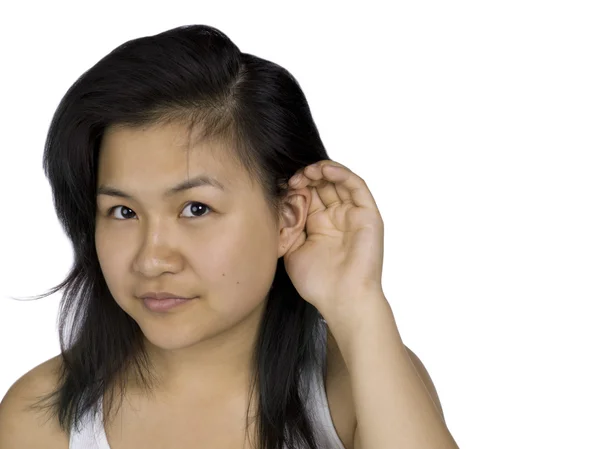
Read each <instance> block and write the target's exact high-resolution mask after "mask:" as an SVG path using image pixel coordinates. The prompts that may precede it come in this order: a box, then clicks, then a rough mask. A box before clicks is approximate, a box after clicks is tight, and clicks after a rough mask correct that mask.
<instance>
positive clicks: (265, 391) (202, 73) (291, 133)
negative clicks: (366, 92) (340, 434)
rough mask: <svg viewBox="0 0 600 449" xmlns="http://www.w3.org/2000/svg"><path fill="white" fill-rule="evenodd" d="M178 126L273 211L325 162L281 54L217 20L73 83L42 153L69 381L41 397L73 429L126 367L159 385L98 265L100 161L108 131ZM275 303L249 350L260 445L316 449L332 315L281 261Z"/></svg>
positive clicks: (120, 50)
mask: <svg viewBox="0 0 600 449" xmlns="http://www.w3.org/2000/svg"><path fill="white" fill-rule="evenodd" d="M170 122H177V123H185V124H189V127H190V128H189V129H190V130H191V129H197V130H198V131H199V134H198V138H199V139H205V140H206V139H214V140H215V141H218V142H227V143H228V144H229V145H228V148H231V149H232V151H231V153H232V154H231V156H233V157H234V158H235V160H236V161H237V162H239V163H240V164H241V166H242V167H244V168H245V169H246V170H247V172H248V173H249V174H250V175H251V179H253V180H254V181H256V182H258V184H259V185H260V186H261V187H262V188H263V189H264V193H265V198H266V199H267V201H268V203H269V205H270V206H272V210H273V213H274V214H278V213H279V212H280V206H281V199H282V198H283V197H284V196H285V194H286V193H287V191H288V190H287V189H288V186H287V180H288V179H289V178H290V177H291V176H292V175H293V174H294V173H295V172H296V171H297V170H298V169H300V168H302V167H304V166H306V165H310V164H312V163H314V162H317V161H319V160H323V159H329V157H328V155H327V152H326V151H325V148H324V145H323V143H322V141H321V138H320V136H319V133H318V131H317V128H316V125H315V123H314V122H313V119H312V116H311V112H310V110H309V107H308V103H307V101H306V98H305V96H304V94H303V92H302V90H301V88H300V85H299V83H298V82H297V81H296V79H295V78H294V77H293V76H292V75H291V74H290V73H289V72H288V71H287V70H286V69H284V68H282V67H281V66H279V65H277V64H275V63H273V62H270V61H267V60H265V59H261V58H259V57H257V56H254V55H251V54H247V53H242V52H241V51H240V50H239V48H238V47H237V46H236V45H235V44H234V43H233V42H232V41H231V40H230V39H229V38H228V37H227V36H226V35H225V34H223V33H222V32H221V31H219V30H217V29H215V28H213V27H210V26H206V25H187V26H181V27H177V28H174V29H171V30H168V31H165V32H162V33H159V34H156V35H153V36H145V37H141V38H137V39H133V40H130V41H127V42H125V43H124V44H122V45H120V46H118V47H117V48H115V49H114V50H113V51H111V52H110V53H109V54H108V55H106V56H105V57H103V58H102V59H101V60H100V61H99V62H97V63H96V64H95V65H94V66H93V67H91V68H90V69H89V70H87V71H86V72H85V73H83V74H82V75H81V76H80V77H79V78H78V79H77V80H76V81H75V83H74V84H73V85H72V86H71V87H70V88H69V89H68V91H67V92H66V94H65V95H64V97H63V98H62V100H61V101H60V103H59V105H58V107H57V109H56V111H55V113H54V116H53V118H52V121H51V124H50V126H49V130H48V134H47V139H46V142H45V147H44V156H43V168H44V172H45V174H46V177H47V178H48V180H49V183H50V187H51V189H52V194H53V202H54V207H55V209H56V212H57V216H58V219H59V221H60V223H61V225H62V226H63V228H64V230H65V232H66V234H67V236H68V238H69V239H70V241H71V242H72V245H73V251H74V262H73V265H72V267H71V269H70V271H69V273H68V275H67V276H66V278H65V279H64V280H63V281H62V282H61V283H60V284H58V285H57V286H55V287H53V288H52V289H50V290H49V291H48V292H47V293H45V294H42V295H39V296H35V297H33V298H36V299H39V298H42V297H46V296H48V295H51V294H54V293H56V292H57V291H59V290H62V289H64V293H63V297H62V299H61V302H60V306H59V320H58V324H59V326H58V327H59V339H60V348H61V354H60V356H61V365H60V366H61V368H60V376H59V378H60V382H59V385H58V387H57V389H56V390H55V391H53V392H52V393H51V394H49V395H47V396H44V399H43V401H40V402H39V403H42V402H44V401H47V400H50V399H52V403H51V404H50V405H49V406H46V408H49V409H50V410H51V412H52V413H53V417H54V418H56V419H58V422H59V424H60V427H61V428H62V429H63V430H64V431H65V432H67V433H68V434H69V435H70V431H71V426H72V425H74V426H75V427H76V428H77V429H79V428H80V426H81V419H82V417H83V415H84V414H85V413H87V412H89V411H90V410H91V411H92V412H93V413H94V416H96V414H97V413H98V401H99V400H100V399H101V398H102V396H103V394H104V393H105V392H107V391H111V392H112V391H113V388H112V387H117V386H119V387H120V392H121V395H120V397H121V401H122V398H123V394H124V391H125V388H126V382H125V377H124V373H125V372H128V373H134V376H135V379H136V381H137V382H138V384H140V385H144V386H146V387H147V389H148V391H150V390H151V388H152V385H153V379H152V373H151V369H150V368H151V364H150V362H149V358H148V356H147V353H146V352H145V350H144V346H143V343H142V342H143V335H142V333H141V329H140V327H139V326H138V324H137V323H136V321H134V320H133V319H132V318H131V317H130V316H129V315H128V314H127V313H125V312H124V311H123V310H122V309H121V308H120V307H119V306H118V305H117V303H116V302H115V300H114V298H113V297H112V296H111V293H110V291H109V289H108V287H107V284H106V282H105V279H104V276H103V274H102V271H101V268H100V265H99V262H98V256H97V253H96V248H95V214H96V182H97V162H98V154H99V150H100V144H101V142H102V138H103V135H104V132H105V130H106V129H107V127H109V126H132V127H141V126H147V125H158V124H165V123H170ZM220 148H222V147H220ZM266 301H267V303H266V305H265V309H264V314H263V316H262V319H261V323H260V329H259V333H258V337H257V341H256V345H255V347H254V351H253V378H252V379H253V381H252V392H253V391H254V389H255V388H257V389H258V394H259V400H258V401H257V417H256V418H257V419H258V422H257V427H256V429H257V432H256V433H257V435H256V436H257V438H258V444H259V445H260V446H259V447H260V449H281V448H282V447H283V445H284V444H285V445H287V446H288V447H290V448H296V447H307V448H310V449H317V446H316V438H315V434H314V429H313V427H312V424H311V421H310V419H309V413H308V411H307V409H306V408H305V403H304V401H303V396H302V389H301V377H300V376H301V375H303V374H302V373H306V372H309V371H310V370H314V369H317V367H318V364H319V360H320V359H319V357H318V354H319V353H320V351H321V350H320V349H319V348H321V347H323V345H324V344H325V342H324V341H323V336H324V335H326V334H323V333H322V332H318V329H319V328H320V326H324V325H325V324H324V323H325V321H324V320H323V317H322V315H321V314H320V313H319V311H318V310H317V309H316V308H315V307H314V306H313V305H311V304H310V303H308V302H307V301H305V300H304V299H303V298H302V297H301V296H300V295H299V294H298V292H297V290H296V289H295V287H294V286H293V284H292V282H291V280H290V278H289V276H288V274H287V272H286V270H285V266H284V263H283V257H281V258H279V260H278V261H277V268H276V273H275V276H274V279H273V284H272V286H271V290H270V291H269V293H268V296H267V300H266ZM322 369H323V373H324V374H325V373H326V370H325V367H322ZM38 406H39V405H38V404H36V405H35V407H38ZM111 409H112V395H111V399H110V401H109V412H110V410H111ZM248 419H249V417H248V413H246V422H247V423H248ZM247 429H248V426H247V427H246V430H247Z"/></svg>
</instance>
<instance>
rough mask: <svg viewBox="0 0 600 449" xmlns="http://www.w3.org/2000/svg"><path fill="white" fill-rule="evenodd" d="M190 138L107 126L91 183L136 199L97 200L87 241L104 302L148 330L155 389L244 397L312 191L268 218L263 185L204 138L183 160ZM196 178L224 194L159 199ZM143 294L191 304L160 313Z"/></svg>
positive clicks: (197, 192)
mask: <svg viewBox="0 0 600 449" xmlns="http://www.w3.org/2000/svg"><path fill="white" fill-rule="evenodd" d="M187 137H188V130H187V128H186V127H185V126H184V125H179V124H169V125H160V126H150V127H144V128H125V127H118V128H110V129H108V130H107V132H106V133H105V136H104V139H103V141H102V146H101V149H100V155H99V166H98V186H97V187H99V186H111V187H114V188H117V189H119V190H121V191H124V192H126V193H127V194H129V195H130V196H132V197H133V199H126V198H121V197H115V196H109V195H105V194H100V195H98V197H97V216H96V235H95V239H96V240H95V241H96V248H97V253H98V258H99V262H100V265H101V268H102V272H103V274H104V277H105V279H106V282H107V285H108V288H109V290H110V292H111V294H112V296H113V297H114V299H115V301H116V302H117V304H118V305H119V306H120V307H121V308H122V309H123V310H124V311H125V312H126V313H127V314H128V315H129V316H131V317H132V318H133V319H134V320H135V321H136V322H137V323H138V324H139V326H140V328H141V330H142V332H143V334H144V338H145V344H146V347H147V349H148V353H149V356H150V360H151V361H152V362H153V364H154V366H155V368H156V372H155V374H156V375H157V377H158V379H159V382H160V387H159V391H160V392H162V393H166V394H167V395H168V396H169V397H171V398H175V399H177V398H181V400H190V399H192V398H193V400H195V401H198V400H200V401H201V400H207V401H209V400H211V399H214V398H217V397H223V396H226V395H229V396H231V395H236V394H238V395H239V394H246V393H247V391H248V388H249V382H250V360H251V351H252V345H253V343H254V341H255V338H256V333H257V329H258V325H259V322H260V318H261V314H262V312H263V310H264V306H265V302H266V298H267V294H268V292H269V289H270V288H271V284H272V281H273V279H274V276H275V270H276V264H277V259H278V258H279V257H282V256H283V255H284V254H285V253H286V251H288V250H289V248H291V247H292V246H293V244H294V242H295V241H296V239H297V238H298V237H299V236H300V234H301V233H302V231H303V229H304V227H305V223H306V216H307V211H308V208H309V206H310V191H309V188H308V187H305V188H302V189H298V190H294V191H291V192H290V193H289V194H288V195H287V197H286V198H285V209H284V212H283V214H282V216H281V217H274V216H273V212H272V211H271V210H270V209H269V208H268V205H267V203H266V201H265V197H264V195H263V192H262V190H260V186H259V184H258V183H255V184H254V185H253V184H252V183H251V180H250V178H249V175H248V174H247V172H246V171H245V170H244V169H243V168H242V167H240V166H238V165H236V164H235V163H234V161H233V159H231V157H230V156H228V155H227V152H226V149H224V148H219V146H218V145H217V144H216V143H214V142H212V143H208V142H201V143H199V144H198V145H196V146H195V147H193V148H191V149H190V151H189V154H188V152H187V151H186V149H187V145H188V138H187ZM188 157H189V160H188ZM188 162H189V165H188ZM200 173H203V174H208V175H210V176H213V177H215V178H216V179H217V180H218V181H219V182H220V183H222V184H223V185H224V187H225V189H226V191H221V190H219V189H217V188H214V187H211V186H201V187H195V188H192V189H190V190H186V191H182V192H180V193H178V194H176V195H174V196H172V197H164V196H163V192H165V191H166V190H167V189H168V188H170V187H172V186H174V185H176V184H178V183H179V182H181V181H184V180H185V179H187V178H188V176H189V177H190V178H192V177H194V176H196V175H197V174H200ZM190 203H191V204H190ZM198 203H201V204H198ZM111 208H114V209H112V210H111ZM146 291H169V292H172V293H175V294H176V295H180V296H185V297H196V299H194V300H192V301H190V302H187V303H185V304H183V305H181V306H179V307H177V308H174V309H171V310H170V311H168V312H166V313H162V314H158V313H154V312H151V311H149V310H148V309H146V308H145V306H144V304H143V302H142V300H141V299H139V295H141V294H143V293H144V292H146Z"/></svg>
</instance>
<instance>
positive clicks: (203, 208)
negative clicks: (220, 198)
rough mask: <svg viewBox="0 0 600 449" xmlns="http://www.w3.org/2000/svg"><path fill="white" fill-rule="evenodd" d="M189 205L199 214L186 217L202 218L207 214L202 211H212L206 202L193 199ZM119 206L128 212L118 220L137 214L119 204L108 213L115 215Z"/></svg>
mask: <svg viewBox="0 0 600 449" xmlns="http://www.w3.org/2000/svg"><path fill="white" fill-rule="evenodd" d="M188 206H191V207H190V210H191V212H192V214H196V213H197V214H198V215H192V216H191V217H189V216H188V217H185V218H200V217H203V216H204V215H207V214H206V213H202V212H203V211H208V210H210V211H212V209H211V208H210V207H209V206H207V205H206V204H203V203H200V202H198V201H192V202H190V203H187V204H186V206H185V207H186V208H187V207H188ZM119 208H122V209H121V211H123V210H126V211H127V212H126V213H125V216H124V218H117V220H120V221H124V220H127V219H128V218H131V216H132V215H134V214H135V212H133V210H132V209H130V208H128V207H126V206H122V205H119V206H114V207H111V208H110V209H109V210H108V213H107V215H108V216H113V212H114V211H116V210H119Z"/></svg>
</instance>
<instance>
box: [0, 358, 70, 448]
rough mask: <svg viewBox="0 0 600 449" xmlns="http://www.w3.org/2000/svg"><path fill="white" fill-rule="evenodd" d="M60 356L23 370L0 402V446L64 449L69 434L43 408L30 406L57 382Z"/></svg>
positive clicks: (67, 443) (53, 387) (50, 390)
mask: <svg viewBox="0 0 600 449" xmlns="http://www.w3.org/2000/svg"><path fill="white" fill-rule="evenodd" d="M61 362H62V357H61V356H60V355H58V356H56V357H53V358H51V359H49V360H47V361H45V362H43V363H41V364H39V365H38V366H36V367H35V368H32V369H31V370H30V371H28V372H27V373H25V374H24V375H23V376H21V377H20V378H19V379H17V380H16V381H15V383H14V384H12V385H11V387H10V388H9V389H8V391H7V392H6V394H5V395H4V398H3V399H2V401H1V402H0V449H13V448H19V449H34V448H40V447H44V448H46V449H68V447H69V437H68V435H67V434H66V433H65V432H64V431H63V430H62V429H61V428H60V427H59V425H58V421H57V420H55V419H49V418H48V417H49V416H50V415H49V414H48V413H47V412H46V411H45V410H38V409H31V408H30V407H29V406H30V405H32V404H33V403H35V402H36V401H37V400H38V399H39V398H40V397H41V396H43V395H46V394H49V393H51V392H52V391H53V390H54V389H55V388H56V386H57V385H58V373H59V371H58V370H59V368H60V364H61Z"/></svg>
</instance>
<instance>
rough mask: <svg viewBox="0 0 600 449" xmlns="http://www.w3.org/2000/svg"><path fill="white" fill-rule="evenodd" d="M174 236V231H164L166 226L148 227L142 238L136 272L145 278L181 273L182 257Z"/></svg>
mask: <svg viewBox="0 0 600 449" xmlns="http://www.w3.org/2000/svg"><path fill="white" fill-rule="evenodd" d="M173 236H174V233H173V230H171V231H169V230H168V229H164V226H162V227H159V226H148V230H147V231H146V232H145V233H142V236H141V239H142V241H141V244H140V248H139V250H138V252H137V254H136V257H135V260H134V267H133V269H134V271H136V272H137V273H140V274H142V275H143V276H145V277H155V276H158V275H160V274H161V273H164V272H170V273H176V272H177V271H179V270H180V269H181V265H182V257H181V254H180V252H179V251H178V250H177V247H176V245H175V244H174V242H173V238H174V237H173Z"/></svg>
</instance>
